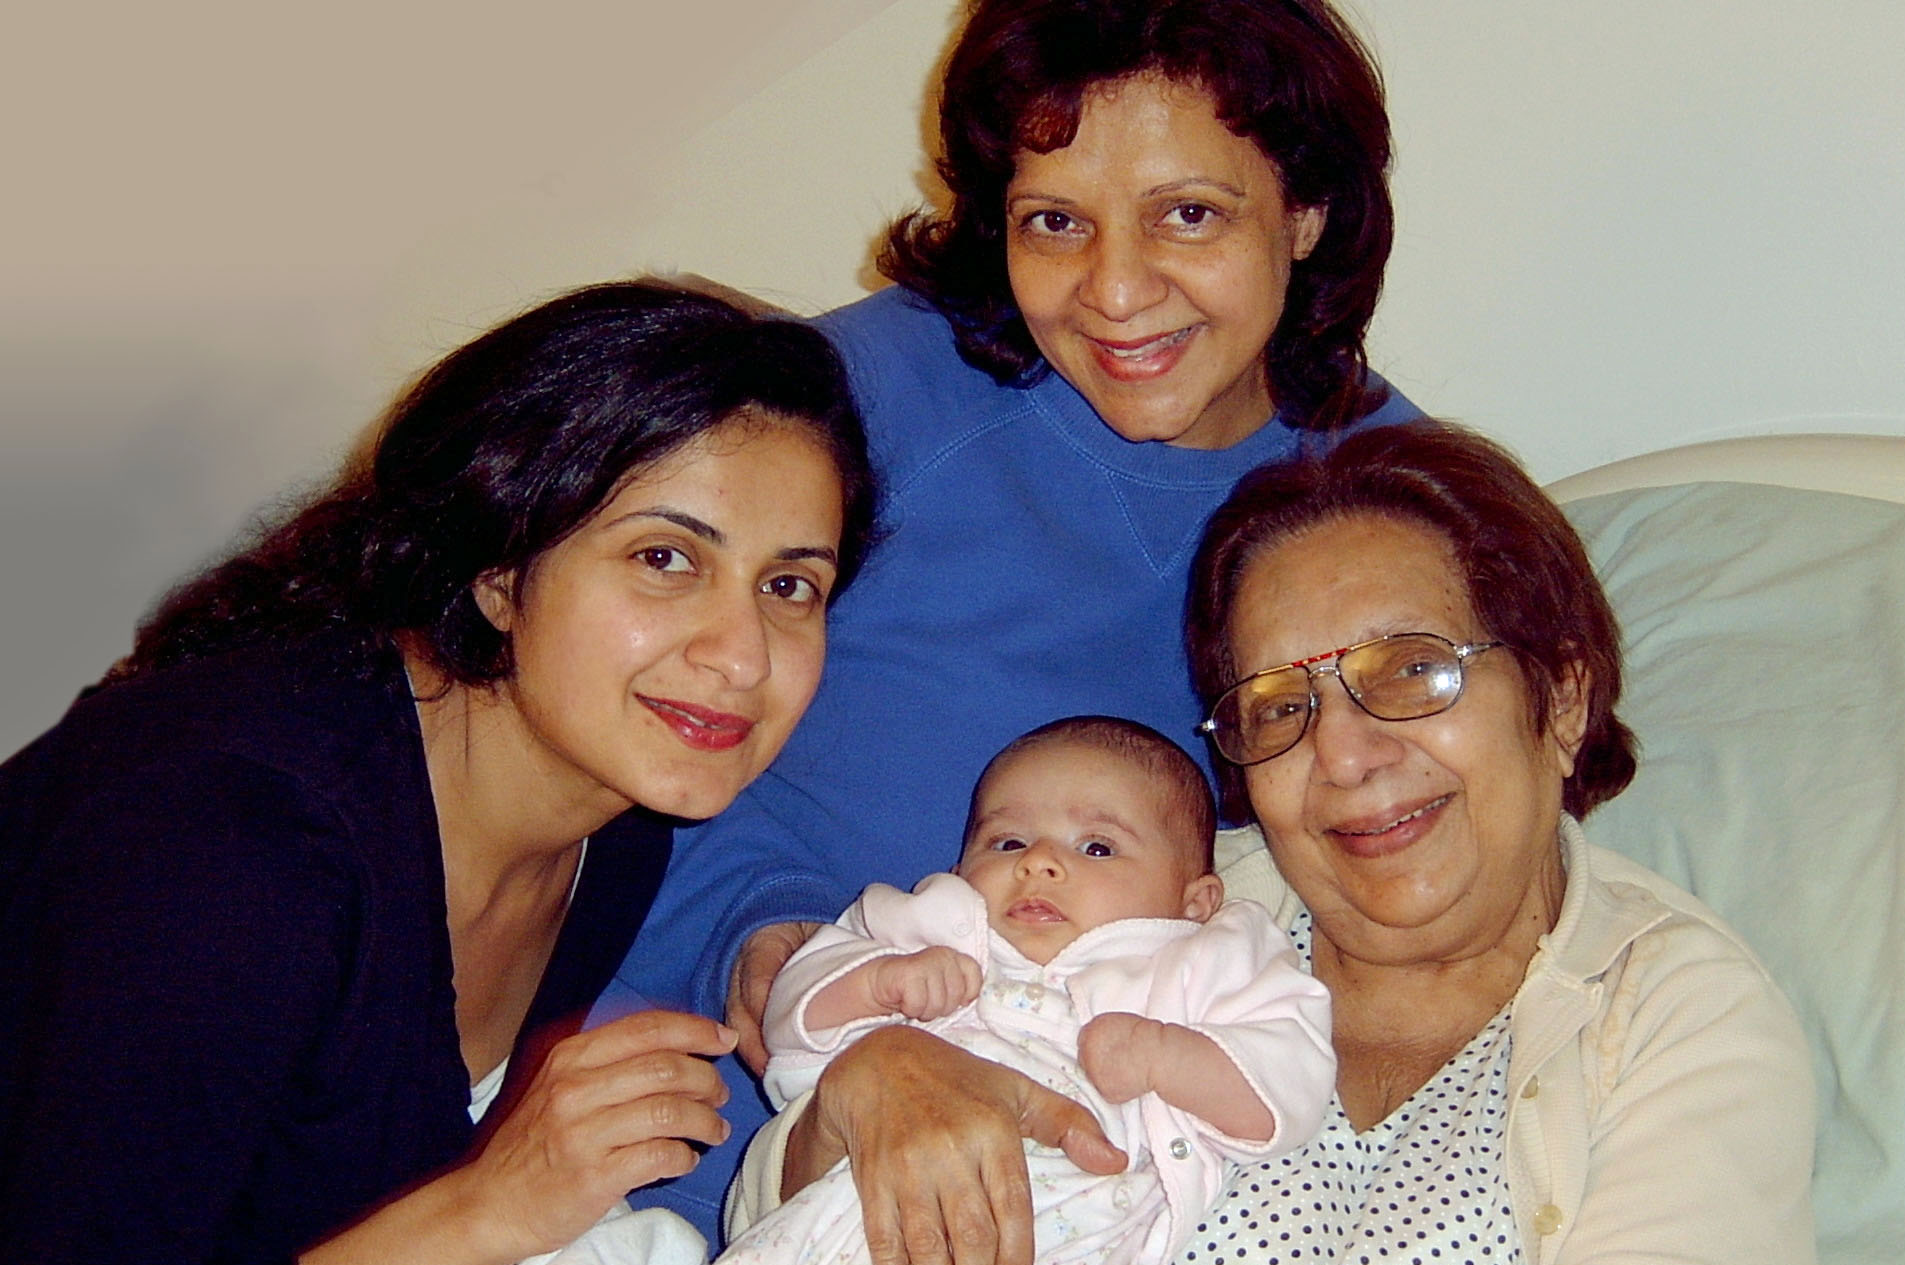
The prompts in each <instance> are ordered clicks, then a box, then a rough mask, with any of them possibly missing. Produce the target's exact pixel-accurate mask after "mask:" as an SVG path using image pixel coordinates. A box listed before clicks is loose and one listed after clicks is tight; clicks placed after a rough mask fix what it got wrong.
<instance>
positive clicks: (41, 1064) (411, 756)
mask: <svg viewBox="0 0 1905 1265" xmlns="http://www.w3.org/2000/svg"><path fill="white" fill-rule="evenodd" d="M349 663H350V658H349V656H347V655H346V654H344V653H343V650H342V646H341V644H339V643H334V642H330V641H325V640H319V641H314V642H310V643H306V644H305V645H302V646H298V647H294V648H288V649H287V648H277V649H258V650H249V651H244V652H240V653H238V654H235V655H230V656H226V657H224V658H220V659H214V660H207V661H204V662H200V663H196V664H189V665H186V666H183V667H178V668H174V669H170V670H167V671H164V672H161V673H157V674H155V675H153V676H151V677H149V678H146V679H143V680H136V681H132V682H129V683H126V684H123V685H118V686H114V687H111V688H109V689H106V690H103V691H100V692H99V693H97V694H94V695H93V696H91V697H90V698H87V699H84V700H82V701H81V702H79V703H78V704H76V705H75V706H74V707H73V709H72V710H71V711H70V712H68V713H67V715H66V718H65V719H64V720H62V721H61V722H60V724H59V725H58V726H56V727H55V728H54V729H52V730H51V731H49V732H48V733H47V734H46V735H44V736H43V737H41V738H40V739H39V740H38V741H37V742H35V743H34V744H33V745H32V746H30V747H28V748H26V749H25V750H24V751H22V752H20V753H19V754H18V755H17V756H15V757H14V758H13V759H11V760H9V761H8V762H7V763H6V764H5V765H3V766H0V1260H5V1261H35V1262H42V1263H49V1265H50V1263H56V1262H67V1261H72V1262H81V1261H84V1262H107V1261H111V1262H120V1261H125V1262H130V1261H141V1262H172V1261H177V1262H212V1261H218V1262H228V1261H229V1262H237V1261H244V1262H252V1261H281V1260H287V1259H289V1258H291V1257H292V1256H294V1255H295V1254H296V1253H297V1252H298V1251H299V1250H301V1249H302V1248H304V1247H307V1246H309V1245H310V1244H311V1243H313V1242H314V1241H317V1240H321V1239H323V1238H324V1237H326V1236H327V1235H328V1234H329V1233H331V1232H333V1231H335V1230H337V1229H340V1228H342V1227H343V1226H344V1225H347V1224H349V1223H350V1222H351V1221H352V1220H354V1219H355V1218H356V1217H357V1216H358V1215H360V1214H361V1213H363V1212H365V1211H367V1210H368V1209H370V1208H371V1207H373V1206H375V1205H376V1204H377V1203H379V1202H381V1201H382V1200H383V1199H385V1198H387V1197H388V1196H390V1195H391V1194H393V1193H395V1192H397V1191H398V1190H400V1189H402V1188H404V1187H406V1186H408V1185H410V1184H412V1183H414V1182H416V1181H418V1180H419V1179H420V1178H423V1177H425V1176H428V1175H430V1174H432V1173H434V1172H435V1171H437V1170H439V1169H441V1168H443V1167H445V1166H447V1165H449V1164H451V1163H452V1162H454V1161H455V1160H457V1159H458V1158H459V1156H461V1155H462V1154H463V1153H464V1152H465V1151H466V1150H467V1149H468V1148H469V1145H470V1142H471V1140H472V1135H473V1130H472V1127H471V1124H470V1119H469V1114H468V1108H469V1077H468V1073H467V1071H466V1070H465V1068H464V1065H463V1059H462V1055H461V1052H460V1046H459V1043H458V1037H457V1031H456V1014H455V996H454V993H453V990H452V987H451V961H450V939H449V932H448V921H447V920H448V914H447V911H446V909H445V906H444V894H443V856H442V847H441V844H440V842H439V840H438V837H437V827H436V815H435V809H434V805H433V802H432V800H431V796H430V784H429V778H428V774H427V772H426V770H425V766H424V757H423V742H422V737H421V734H420V732H419V730H418V725H417V718H416V712H415V709H414V706H413V704H412V701H411V698H410V693H409V689H408V685H407V682H406V680H405V677H404V674H403V670H402V663H401V660H400V659H399V657H398V656H397V655H396V653H395V652H394V651H385V652H383V653H382V654H380V655H379V656H377V658H376V661H375V662H374V663H372V664H370V665H369V666H368V667H363V666H359V667H357V668H355V669H353V668H352V667H351V666H349ZM669 839H670V834H669V828H668V824H667V823H666V821H665V820H664V819H661V818H657V817H654V816H652V815H649V814H646V813H644V812H642V811H641V810H639V809H638V810H634V811H631V812H629V813H626V814H624V815H623V816H622V817H620V818H617V819H616V820H615V821H614V822H612V823H610V825H609V826H607V827H605V828H604V829H602V830H601V831H598V832H597V833H596V835H595V836H594V838H593V840H592V842H591V843H590V845H589V853H588V857H587V861H586V864H585V865H584V866H583V871H582V876H581V882H580V886H579V887H578V889H577V891H576V893H575V899H574V902H573V903H572V905H571V907H570V910H569V914H568V918H567V921H566V922H565V924H564V926H563V929H562V933H561V936H560V937H559V939H558V941H557V943H556V948H555V952H554V954H553V955H552V957H551V960H550V963H549V966H548V969H547V971H546V972H545V974H544V977H543V980H542V985H541V989H540V991H539V992H538V994H537V996H536V999H535V1001H534V1003H533V1004H532V1006H531V1008H530V1012H529V1017H528V1020H527V1021H526V1022H525V1024H524V1028H523V1032H524V1034H525V1036H524V1037H519V1038H518V1046H517V1052H516V1054H515V1055H513V1056H512V1061H511V1067H510V1075H509V1082H510V1083H509V1084H508V1085H505V1087H504V1090H503V1094H504V1097H505V1098H507V1096H508V1095H509V1094H510V1092H511V1086H513V1085H519V1084H520V1083H521V1078H522V1077H523V1076H525V1075H527V1074H528V1072H530V1071H531V1070H532V1066H531V1065H532V1064H533V1063H534V1061H535V1058H536V1055H535V1054H533V1053H529V1052H526V1051H525V1049H524V1046H523V1044H522V1043H523V1041H524V1040H525V1039H527V1034H531V1033H535V1034H537V1035H538V1037H539V1038H544V1039H539V1040H537V1042H536V1049H538V1050H539V1049H541V1048H542V1047H543V1046H544V1045H546V1038H547V1037H548V1036H549V1035H550V1029H551V1025H555V1026H556V1028H557V1030H559V1031H563V1032H566V1031H569V1030H573V1029H574V1028H575V1027H576V1026H578V1025H579V1023H580V1020H581V1017H582V1015H583V1014H584V1013H585V1012H586V1010H587V1007H588V1006H589V1004H590V1003H591V1002H592V1001H593V1000H594V999H595V997H596V995H597V994H598V993H599V992H600V991H601V989H602V988H603V987H604V986H605V985H606V984H607V982H608V980H609V978H610V976H611V975H612V974H613V973H614V971H615V968H616V967H617V966H618V965H619V964H620V963H621V960H622V957H623V955H624V954H625V953H626V952H627V949H628V946H629V943H630V942H631V941H632V940H633V938H634V934H635V931H636V929H637V927H639V926H640V924H641V920H642V918H643V917H644V916H645V914H646V913H647V910H648V906H649V902H650V900H651V899H652V898H653V896H654V891H655V887H656V886H657V885H658V884H659V882H660V880H661V874H662V870H663V868H664V867H665V865H666V862H667V858H668V848H669Z"/></svg>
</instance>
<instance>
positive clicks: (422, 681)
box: [404, 651, 627, 922]
mask: <svg viewBox="0 0 1905 1265" xmlns="http://www.w3.org/2000/svg"><path fill="white" fill-rule="evenodd" d="M404 666H405V670H406V672H407V673H408V675H409V678H410V683H411V692H412V694H413V695H415V696H416V698H417V717H418V722H419V724H420V726H421V728H422V731H423V751H424V762H425V764H426V766H427V768H428V770H429V775H430V793H431V797H432V799H433V800H434V801H435V805H436V816H437V831H438V834H439V836H440V838H441V841H442V847H443V866H444V879H445V886H446V894H447V896H448V897H449V900H450V905H451V914H452V921H453V922H454V921H456V920H457V918H458V917H459V915H461V916H463V917H477V916H481V914H482V911H484V910H486V909H488V908H490V907H491V905H492V904H493V903H494V902H495V901H496V900H497V899H498V898H499V895H500V894H502V893H504V892H508V891H517V892H520V891H522V890H524V888H525V887H526V888H527V889H529V890H535V891H549V890H559V891H560V892H562V893H564V894H566V892H567V878H566V876H567V875H571V874H573V873H574V869H575V862H576V858H577V855H578V854H579V852H580V850H581V842H582V840H583V839H584V838H586V837H587V836H588V835H589V834H591V833H592V832H594V831H595V830H598V829H600V828H601V827H602V826H603V825H605V824H607V823H608V822H609V821H610V820H611V819H613V818H614V817H615V816H616V815H617V813H619V812H620V811H622V809H624V808H626V807H627V805H626V804H624V803H621V802H619V801H617V800H616V799H615V798H614V797H613V796H612V795H609V794H608V793H606V792H605V791H604V790H603V789H602V788H601V787H600V786H598V785H595V784H594V783H592V782H589V781H588V780H587V779H584V778H581V777H580V776H579V775H577V774H575V773H574V771H573V770H571V769H568V768H567V767H566V766H561V765H560V764H559V762H557V761H554V760H552V759H551V758H550V756H549V754H548V752H547V750H546V749H545V748H543V747H542V746H541V745H540V744H539V743H537V742H536V741H535V740H534V738H533V736H532V735H530V734H529V733H528V732H527V730H526V728H525V726H524V725H523V723H522V718H521V716H520V714H519V713H518V712H517V711H516V709H515V707H514V705H513V704H512V703H511V702H510V700H509V698H508V695H507V692H506V690H505V689H503V688H492V687H475V686H465V685H460V684H457V683H455V682H452V681H448V680H446V679H445V678H444V677H443V676H442V674H441V673H439V672H437V671H435V670H434V669H432V668H431V667H430V666H429V665H428V664H427V663H425V662H424V661H423V660H421V659H420V658H419V657H417V656H416V655H414V654H411V653H410V652H408V651H406V652H405V654H404Z"/></svg>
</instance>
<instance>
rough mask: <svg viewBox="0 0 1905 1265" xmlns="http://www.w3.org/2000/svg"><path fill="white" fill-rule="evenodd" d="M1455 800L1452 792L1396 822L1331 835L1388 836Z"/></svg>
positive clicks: (1339, 830) (1339, 831) (1340, 830)
mask: <svg viewBox="0 0 1905 1265" xmlns="http://www.w3.org/2000/svg"><path fill="white" fill-rule="evenodd" d="M1454 798H1455V793H1454V792H1453V791H1451V792H1450V793H1449V794H1447V795H1444V796H1441V797H1440V798H1438V799H1432V800H1430V801H1429V802H1428V803H1426V804H1424V805H1423V806H1422V807H1420V808H1417V809H1415V810H1413V811H1411V812H1406V813H1404V814H1403V815H1402V816H1400V817H1398V818H1396V819H1395V820H1394V821H1389V822H1384V823H1383V824H1382V825H1380V826H1376V827H1373V828H1371V829H1369V830H1344V829H1340V828H1339V829H1337V830H1334V831H1331V833H1332V834H1339V835H1381V834H1388V833H1389V832H1390V831H1391V830H1394V829H1395V828H1396V827H1397V826H1403V825H1407V824H1408V823H1409V822H1412V821H1416V820H1418V819H1420V818H1423V817H1426V816H1428V815H1429V814H1430V813H1432V812H1434V811H1435V810H1436V809H1438V808H1440V807H1442V805H1444V804H1446V803H1448V802H1449V801H1450V800H1452V799H1454Z"/></svg>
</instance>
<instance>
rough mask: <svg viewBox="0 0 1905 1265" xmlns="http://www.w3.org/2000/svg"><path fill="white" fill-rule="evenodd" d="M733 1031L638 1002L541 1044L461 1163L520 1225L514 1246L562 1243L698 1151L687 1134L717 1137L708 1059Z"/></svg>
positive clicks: (723, 1098) (715, 1085)
mask: <svg viewBox="0 0 1905 1265" xmlns="http://www.w3.org/2000/svg"><path fill="white" fill-rule="evenodd" d="M734 1040H735V1037H734V1033H733V1031H732V1030H731V1029H728V1028H725V1027H723V1026H721V1025H720V1024H717V1023H715V1022H714V1021H713V1020H711V1019H706V1018H703V1017H701V1016H699V1015H687V1014H678V1013H675V1012H673V1011H666V1010H648V1011H642V1012H640V1013H638V1014H633V1015H629V1016H627V1017H625V1018H622V1019H617V1020H615V1021H614V1022H612V1023H607V1024H604V1025H603V1026H601V1027H599V1028H595V1029H592V1030H590V1031H587V1032H580V1033H577V1034H576V1035H574V1036H572V1037H568V1038H566V1039H565V1040H563V1041H561V1042H559V1043H557V1045H556V1046H555V1047H554V1048H553V1049H552V1050H550V1052H549V1056H548V1057H547V1058H546V1059H544V1060H543V1064H542V1067H541V1068H540V1069H538V1070H537V1072H536V1075H535V1077H534V1079H532V1080H531V1081H530V1083H529V1085H528V1087H527V1088H526V1089H524V1091H523V1094H522V1097H521V1099H520V1100H518V1101H517V1103H516V1104H515V1107H514V1109H513V1110H512V1111H511V1112H510V1113H509V1115H508V1116H507V1117H506V1118H505V1119H504V1120H503V1121H502V1123H501V1124H500V1125H498V1126H497V1129H496V1132H495V1133H494V1134H492V1135H491V1136H490V1139H489V1141H488V1142H487V1143H486V1144H485V1145H484V1147H483V1150H482V1152H481V1153H480V1154H479V1155H478V1156H477V1158H476V1159H475V1160H474V1161H473V1162H472V1163H471V1164H470V1165H469V1175H470V1177H471V1178H472V1179H473V1180H476V1181H480V1182H481V1183H483V1184H484V1185H487V1186H489V1187H490V1188H491V1189H492V1190H493V1191H494V1192H495V1194H494V1197H493V1202H494V1207H495V1208H496V1209H497V1212H498V1214H499V1215H500V1216H506V1217H508V1218H509V1219H511V1220H513V1221H515V1222H516V1223H517V1225H518V1226H520V1229H521V1241H522V1242H524V1243H528V1244H530V1247H529V1249H528V1250H527V1251H525V1252H524V1253H523V1255H525V1256H527V1255H531V1254H533V1253H534V1252H540V1251H548V1250H551V1249H553V1248H556V1247H560V1246H562V1245H564V1244H566V1243H568V1242H569V1241H570V1240H571V1239H573V1238H575V1237H576V1236H577V1235H578V1234H580V1233H582V1231H584V1230H586V1229H588V1228H589V1227H590V1226H591V1225H593V1224H595V1222H596V1221H597V1220H598V1219H599V1218H600V1217H601V1215H602V1214H603V1213H604V1212H605V1211H607V1210H608V1208H609V1206H610V1205H611V1204H613V1203H614V1202H615V1201H616V1200H617V1199H620V1198H621V1197H622V1196H623V1195H625V1194H627V1193H628V1192H629V1191H630V1190H633V1189H635V1188H636V1187H638V1186H646V1185H649V1184H650V1183H652V1182H657V1181H660V1180H662V1179H663V1178H667V1177H679V1176H681V1175H682V1174H683V1173H686V1172H688V1171H689V1170H690V1169H692V1168H693V1167H694V1166H695V1163H696V1162H697V1160H698V1159H699V1156H698V1154H697V1152H696V1151H695V1150H694V1148H693V1147H692V1146H691V1145H690V1143H692V1142H699V1143H703V1144H705V1145H708V1146H713V1145H715V1144H717V1143H720V1142H723V1141H725V1140H726V1139H727V1136H728V1124H727V1121H725V1120H723V1119H722V1118H721V1117H720V1115H719V1114H718V1113H717V1111H716V1109H717V1108H718V1107H720V1106H721V1105H722V1104H724V1103H725V1102H727V1100H728V1091H727V1087H726V1086H725V1085H723V1084H722V1081H721V1077H720V1074H719V1073H717V1072H716V1071H715V1069H714V1065H713V1064H712V1063H711V1062H709V1059H710V1058H713V1057H715V1056H718V1055H722V1054H726V1053H727V1052H728V1051H730V1050H732V1049H733V1048H734Z"/></svg>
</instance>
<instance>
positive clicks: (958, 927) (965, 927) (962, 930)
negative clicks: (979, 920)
mask: <svg viewBox="0 0 1905 1265" xmlns="http://www.w3.org/2000/svg"><path fill="white" fill-rule="evenodd" d="M953 934H954V935H956V936H958V937H960V938H961V939H964V938H965V937H967V936H969V935H971V934H972V924H971V923H969V922H956V923H954V924H953Z"/></svg>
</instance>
